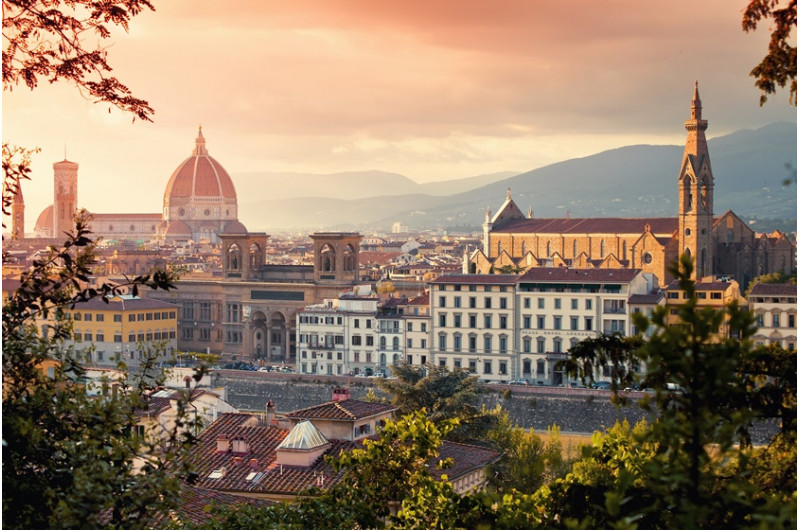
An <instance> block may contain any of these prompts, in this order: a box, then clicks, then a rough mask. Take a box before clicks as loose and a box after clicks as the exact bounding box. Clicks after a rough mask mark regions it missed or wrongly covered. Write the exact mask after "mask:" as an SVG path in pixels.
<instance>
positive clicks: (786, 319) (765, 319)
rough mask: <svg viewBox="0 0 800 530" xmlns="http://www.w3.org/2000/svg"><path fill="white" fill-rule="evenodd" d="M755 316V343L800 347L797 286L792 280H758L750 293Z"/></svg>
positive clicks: (749, 301) (750, 302)
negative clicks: (764, 281)
mask: <svg viewBox="0 0 800 530" xmlns="http://www.w3.org/2000/svg"><path fill="white" fill-rule="evenodd" d="M747 303H748V304H749V306H750V310H751V311H752V312H753V314H754V315H755V317H756V325H757V326H758V329H757V330H756V333H755V336H754V337H753V339H754V340H755V342H756V344H780V345H781V346H782V347H784V348H786V349H789V350H794V349H796V348H797V285H796V284H793V283H774V284H770V283H757V284H755V285H754V286H753V288H752V289H751V290H750V294H749V295H748V296H747Z"/></svg>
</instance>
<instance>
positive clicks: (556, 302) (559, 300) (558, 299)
mask: <svg viewBox="0 0 800 530" xmlns="http://www.w3.org/2000/svg"><path fill="white" fill-rule="evenodd" d="M553 303H554V304H555V306H554V307H555V308H556V309H561V298H554V299H553Z"/></svg>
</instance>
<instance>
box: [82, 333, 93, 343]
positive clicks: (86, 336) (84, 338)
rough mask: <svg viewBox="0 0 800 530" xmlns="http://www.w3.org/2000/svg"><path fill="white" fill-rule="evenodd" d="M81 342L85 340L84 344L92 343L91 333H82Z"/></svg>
mask: <svg viewBox="0 0 800 530" xmlns="http://www.w3.org/2000/svg"><path fill="white" fill-rule="evenodd" d="M83 340H85V341H86V342H92V332H91V331H87V332H86V333H84V334H83Z"/></svg>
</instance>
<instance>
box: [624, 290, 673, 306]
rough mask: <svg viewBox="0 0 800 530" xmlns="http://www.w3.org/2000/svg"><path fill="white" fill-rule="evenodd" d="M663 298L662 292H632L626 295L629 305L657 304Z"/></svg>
mask: <svg viewBox="0 0 800 530" xmlns="http://www.w3.org/2000/svg"><path fill="white" fill-rule="evenodd" d="M662 298H664V293H663V292H661V291H659V292H657V293H649V294H632V295H630V296H629V297H628V304H629V305H652V304H657V303H658V302H660V301H661V299H662Z"/></svg>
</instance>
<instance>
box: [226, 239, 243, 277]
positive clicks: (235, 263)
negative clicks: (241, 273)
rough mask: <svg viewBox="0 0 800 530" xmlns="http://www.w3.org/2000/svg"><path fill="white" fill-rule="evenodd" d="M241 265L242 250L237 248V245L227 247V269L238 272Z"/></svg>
mask: <svg viewBox="0 0 800 530" xmlns="http://www.w3.org/2000/svg"><path fill="white" fill-rule="evenodd" d="M241 264H242V249H240V248H239V245H237V244H236V243H233V244H232V245H231V246H230V247H228V268H229V269H231V270H235V271H238V270H240V268H241Z"/></svg>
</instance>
